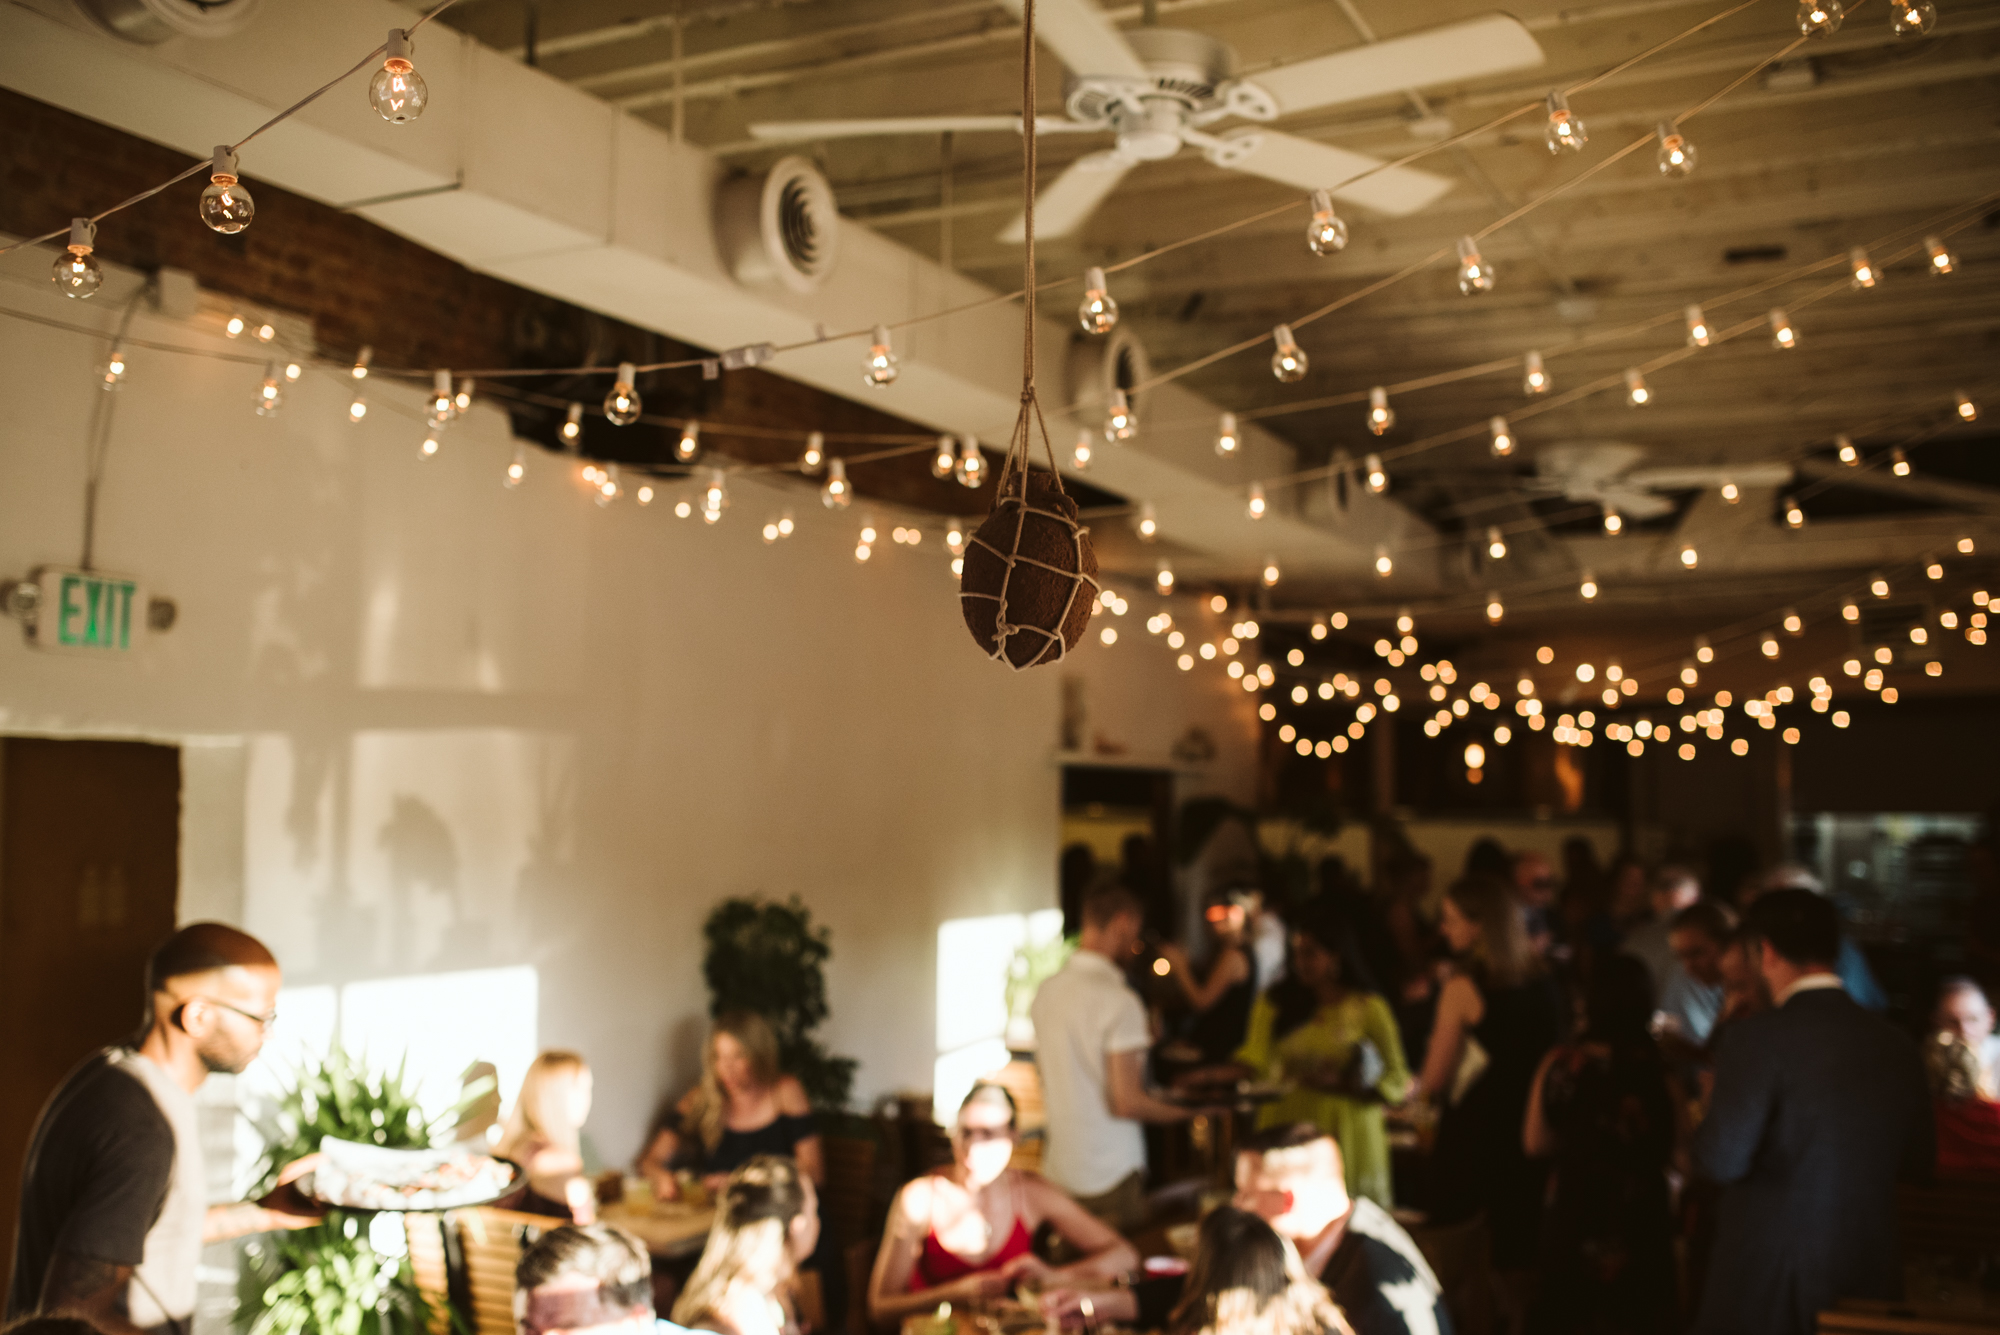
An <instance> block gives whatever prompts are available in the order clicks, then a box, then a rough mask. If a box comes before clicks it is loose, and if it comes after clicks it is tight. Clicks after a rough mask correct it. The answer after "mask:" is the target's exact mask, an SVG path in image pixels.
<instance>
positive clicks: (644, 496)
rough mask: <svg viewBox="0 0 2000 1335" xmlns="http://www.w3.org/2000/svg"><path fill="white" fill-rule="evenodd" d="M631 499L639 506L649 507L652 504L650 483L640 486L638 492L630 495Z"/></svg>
mask: <svg viewBox="0 0 2000 1335" xmlns="http://www.w3.org/2000/svg"><path fill="white" fill-rule="evenodd" d="M632 499H633V500H635V501H637V502H639V504H640V505H651V504H652V503H653V484H652V483H650V482H647V483H644V484H642V485H641V486H640V488H639V490H637V491H635V492H633V493H632Z"/></svg>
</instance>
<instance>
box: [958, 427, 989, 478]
mask: <svg viewBox="0 0 2000 1335" xmlns="http://www.w3.org/2000/svg"><path fill="white" fill-rule="evenodd" d="M953 476H955V477H957V478H958V484H959V485H960V486H961V487H970V488H972V489H974V490H977V489H978V488H980V487H982V486H984V485H985V484H986V456H985V455H983V454H981V453H980V452H979V441H978V440H977V439H976V438H974V437H972V436H966V437H963V438H962V439H961V440H960V441H959V442H958V464H957V467H956V469H955V471H954V473H953Z"/></svg>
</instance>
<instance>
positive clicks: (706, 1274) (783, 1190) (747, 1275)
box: [673, 1154, 819, 1335]
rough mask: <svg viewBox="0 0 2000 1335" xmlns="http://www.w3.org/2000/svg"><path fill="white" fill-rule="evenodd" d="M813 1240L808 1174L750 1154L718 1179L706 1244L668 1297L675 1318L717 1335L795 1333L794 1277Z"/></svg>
mask: <svg viewBox="0 0 2000 1335" xmlns="http://www.w3.org/2000/svg"><path fill="white" fill-rule="evenodd" d="M818 1245H819V1201H818V1197H817V1196H816V1195H815V1194H814V1192H813V1184H812V1179H811V1178H808V1177H806V1176H805V1175H804V1174H803V1173H801V1172H799V1170H798V1167H797V1166H796V1165H795V1164H793V1163H792V1161H791V1160H789V1159H780V1158H778V1157H776V1156H774V1155H766V1154H760V1155H758V1156H756V1157H755V1158H753V1159H751V1160H750V1161H749V1162H748V1163H746V1164H744V1165H743V1166H742V1167H740V1168H738V1169H737V1170H736V1171H735V1172H733V1173H731V1174H730V1175H729V1178H728V1180H727V1181H726V1182H724V1183H723V1186H722V1190H721V1192H720V1194H719V1196H718V1199H717V1202H716V1208H715V1223H714V1224H713V1225H712V1226H711V1227H710V1228H709V1231H708V1245H707V1246H706V1247H704V1248H703V1249H702V1253H701V1260H700V1261H699V1262H698V1263H697V1264H696V1265H695V1268H694V1274H693V1275H691V1276H689V1277H688V1282H687V1287H686V1288H685V1289H682V1290H681V1296H680V1297H679V1299H677V1300H676V1301H675V1303H674V1315H673V1319H674V1321H675V1322H677V1323H678V1324H680V1325H682V1326H686V1327H688V1328H690V1329H693V1330H713V1331H719V1332H721V1335H795V1332H796V1330H797V1321H796V1319H795V1318H794V1316H793V1314H792V1311H791V1308H790V1305H789V1290H790V1287H791V1283H792V1278H793V1276H794V1275H796V1274H797V1273H798V1267H799V1263H800V1262H801V1261H803V1260H805V1258H806V1257H808V1256H810V1255H812V1252H813V1249H814V1248H815V1247H816V1246H818Z"/></svg>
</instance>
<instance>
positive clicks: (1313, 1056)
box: [1236, 992, 1410, 1210]
mask: <svg viewBox="0 0 2000 1335" xmlns="http://www.w3.org/2000/svg"><path fill="white" fill-rule="evenodd" d="M1276 1018H1277V1008H1276V1007H1275V1006H1274V1005H1272V1004H1271V999H1270V998H1269V997H1268V996H1263V997H1259V998H1257V1004H1256V1005H1255V1006H1253V1007H1252V1008H1251V1010H1250V1032H1249V1034H1248V1035H1247V1036H1246V1037H1245V1038H1244V1040H1243V1048H1242V1050H1241V1051H1240V1052H1238V1053H1237V1054H1236V1060H1237V1061H1239V1062H1241V1063H1243V1064H1244V1065H1245V1066H1248V1067H1250V1068H1251V1069H1252V1070H1253V1071H1255V1072H1256V1073H1257V1076H1258V1078H1259V1079H1262V1080H1284V1079H1286V1078H1287V1072H1288V1071H1289V1072H1290V1073H1291V1078H1296V1077H1297V1075H1298V1073H1300V1072H1303V1071H1306V1070H1310V1069H1314V1068H1324V1067H1331V1068H1334V1069H1338V1068H1340V1067H1343V1066H1345V1065H1346V1064H1347V1062H1348V1060H1349V1059H1350V1058H1351V1057H1352V1056H1353V1053H1354V1045H1355V1044H1356V1043H1357V1042H1359V1041H1360V1040H1361V1039H1364V1038H1366V1039H1368V1040H1369V1041H1370V1042H1372V1043H1374V1045H1375V1049H1376V1051H1378V1052H1380V1053H1381V1054H1382V1064H1383V1067H1384V1069H1383V1072H1382V1078H1381V1080H1379V1081H1378V1082H1376V1085H1375V1089H1376V1091H1377V1092H1378V1093H1380V1094H1381V1095H1382V1097H1383V1098H1384V1099H1388V1100H1390V1101H1391V1102H1394V1101H1396V1100H1399V1099H1401V1098H1402V1097H1403V1094H1404V1093H1405V1091H1407V1090H1408V1089H1409V1087H1410V1067H1409V1063H1408V1062H1407V1061H1405V1060H1404V1057H1403V1041H1402V1039H1401V1038H1400V1037H1399V1036H1398V1035H1397V1032H1396V1018H1395V1016H1394V1015H1392V1014H1391V1013H1390V1011H1389V1003H1388V1002H1386V1001H1384V1000H1383V999H1382V998H1381V997H1379V996H1377V995H1376V994H1374V993H1372V992H1367V993H1361V992H1350V993H1349V994H1348V995H1347V996H1346V997H1344V998H1342V999H1341V1000H1340V1001H1339V1002H1337V1003H1335V1004H1334V1005H1331V1006H1322V1007H1320V1008H1319V1010H1318V1011H1317V1012H1315V1013H1314V1015H1313V1017H1312V1018H1311V1019H1310V1020H1307V1021H1306V1022H1305V1023H1304V1024H1302V1025H1300V1026H1299V1027H1298V1028H1296V1029H1294V1030H1292V1032H1291V1033H1289V1034H1286V1035H1285V1036H1284V1037H1283V1038H1281V1039H1278V1040H1276V1041H1275V1042H1274V1041H1273V1040H1272V1038H1271V1025H1272V1022H1273V1021H1274V1020H1275V1019H1276ZM1289 1122H1311V1123H1312V1124H1313V1125H1315V1126H1318V1127H1321V1128H1323V1129H1324V1130H1326V1131H1328V1132H1330V1133H1331V1134H1332V1136H1333V1138H1334V1140H1335V1142H1336V1143H1338V1144H1339V1146H1340V1157H1341V1158H1342V1160H1344V1161H1345V1163H1346V1165H1347V1190H1348V1194H1349V1195H1352V1196H1366V1197H1367V1198H1368V1199H1369V1200H1371V1201H1374V1202H1375V1203H1376V1204H1377V1205H1379V1206H1381V1207H1382V1208H1383V1209H1385V1210H1386V1209H1388V1208H1389V1207H1390V1206H1391V1205H1392V1204H1393V1203H1394V1202H1393V1199H1392V1195H1391V1191H1390V1185H1389V1134H1388V1129H1387V1128H1386V1127H1385V1126H1384V1124H1383V1118H1382V1104H1380V1103H1378V1102H1374V1101H1372V1100H1363V1099H1354V1098H1349V1097H1347V1096H1346V1095H1343V1094H1329V1093H1326V1092H1324V1091H1322V1090H1317V1089H1307V1088H1304V1087H1300V1088H1298V1089H1294V1090H1293V1091H1292V1092H1291V1093H1289V1094H1287V1095H1285V1097H1283V1098H1282V1099H1279V1100H1278V1101H1277V1102H1275V1103H1270V1104H1266V1105H1265V1106H1264V1108H1263V1109H1262V1110H1261V1111H1260V1112H1259V1113H1258V1114H1257V1127H1258V1129H1259V1130H1262V1129H1264V1128H1265V1127H1270V1126H1282V1125H1284V1124H1286V1123H1289Z"/></svg>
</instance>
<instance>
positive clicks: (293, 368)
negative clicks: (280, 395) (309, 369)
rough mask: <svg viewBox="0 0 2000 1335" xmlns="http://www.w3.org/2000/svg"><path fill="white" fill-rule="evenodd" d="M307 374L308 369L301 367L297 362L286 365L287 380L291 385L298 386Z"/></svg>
mask: <svg viewBox="0 0 2000 1335" xmlns="http://www.w3.org/2000/svg"><path fill="white" fill-rule="evenodd" d="M305 373H306V368H305V367H303V366H300V365H299V364H298V363H297V362H286V363H285V379H286V380H288V381H290V382H291V383H293V384H297V383H298V379H299V377H300V376H302V375H304V374H305Z"/></svg>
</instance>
